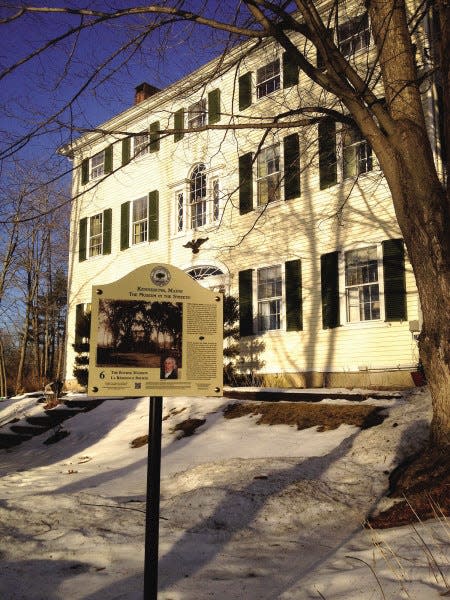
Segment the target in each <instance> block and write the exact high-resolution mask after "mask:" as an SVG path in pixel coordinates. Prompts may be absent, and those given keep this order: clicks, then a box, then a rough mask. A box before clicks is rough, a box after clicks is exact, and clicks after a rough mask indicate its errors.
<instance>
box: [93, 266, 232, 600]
mask: <svg viewBox="0 0 450 600" xmlns="http://www.w3.org/2000/svg"><path fill="white" fill-rule="evenodd" d="M91 311H92V313H91V314H92V318H91V335H90V353H89V383H88V390H89V394H90V395H92V396H94V397H95V396H102V397H103V398H104V397H105V396H106V397H121V398H124V397H125V398H126V397H127V396H132V397H136V396H141V395H142V396H149V397H150V409H149V436H148V439H149V442H148V464H147V508H146V528H145V569H144V599H145V600H154V599H156V598H157V593H158V591H157V590H158V544H159V498H160V470H161V431H162V398H163V396H222V395H223V390H222V388H223V367H222V365H223V298H222V295H221V294H220V293H217V292H213V291H211V290H208V289H206V288H204V287H202V286H201V285H199V284H198V283H197V282H196V281H194V280H193V279H192V278H191V277H189V275H187V274H186V273H184V272H183V271H181V270H180V269H177V268H176V267H173V266H171V265H167V264H159V263H154V264H150V265H144V266H142V267H139V268H138V269H136V270H135V271H133V272H131V273H128V274H127V275H125V277H123V278H122V279H119V280H118V281H116V282H113V283H109V284H105V285H97V286H93V288H92V303H91Z"/></svg>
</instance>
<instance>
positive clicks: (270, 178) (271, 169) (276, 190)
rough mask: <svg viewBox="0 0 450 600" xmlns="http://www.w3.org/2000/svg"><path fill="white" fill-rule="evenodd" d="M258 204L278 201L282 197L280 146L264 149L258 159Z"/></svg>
mask: <svg viewBox="0 0 450 600" xmlns="http://www.w3.org/2000/svg"><path fill="white" fill-rule="evenodd" d="M257 179H258V204H259V205H263V204H267V203H268V202H273V201H275V200H278V199H279V197H280V183H281V173H280V146H279V144H275V145H274V146H270V147H269V148H264V149H263V150H261V152H260V153H259V154H258V159H257Z"/></svg>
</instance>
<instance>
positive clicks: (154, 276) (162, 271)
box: [150, 267, 171, 287]
mask: <svg viewBox="0 0 450 600" xmlns="http://www.w3.org/2000/svg"><path fill="white" fill-rule="evenodd" d="M150 279H151V280H152V282H153V283H154V284H155V285H159V286H160V287H162V286H163V285H167V284H168V283H169V281H170V279H171V278H170V273H169V271H168V270H167V269H166V267H155V268H154V269H153V270H152V272H151V273H150Z"/></svg>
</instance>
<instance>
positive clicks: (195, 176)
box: [190, 164, 206, 229]
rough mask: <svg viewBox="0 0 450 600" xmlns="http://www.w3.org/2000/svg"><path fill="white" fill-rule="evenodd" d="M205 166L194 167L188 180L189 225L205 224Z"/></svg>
mask: <svg viewBox="0 0 450 600" xmlns="http://www.w3.org/2000/svg"><path fill="white" fill-rule="evenodd" d="M205 171H206V168H205V165H203V164H201V165H198V166H197V167H195V169H194V171H193V172H192V176H191V182H190V208H191V227H192V229H195V228H196V227H201V226H202V225H205V224H206V173H205Z"/></svg>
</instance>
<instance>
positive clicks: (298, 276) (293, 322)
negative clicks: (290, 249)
mask: <svg viewBox="0 0 450 600" xmlns="http://www.w3.org/2000/svg"><path fill="white" fill-rule="evenodd" d="M284 268H285V278H284V281H285V293H286V331H300V330H302V329H303V311H302V266H301V261H300V260H298V259H296V260H288V261H287V262H286V263H285V265H284Z"/></svg>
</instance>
